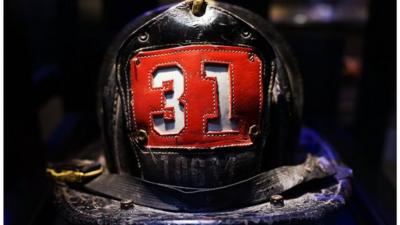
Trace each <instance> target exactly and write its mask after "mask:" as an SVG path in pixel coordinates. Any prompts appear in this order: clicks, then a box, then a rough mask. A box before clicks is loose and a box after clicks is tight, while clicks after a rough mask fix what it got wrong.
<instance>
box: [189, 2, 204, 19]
mask: <svg viewBox="0 0 400 225" xmlns="http://www.w3.org/2000/svg"><path fill="white" fill-rule="evenodd" d="M206 6H207V3H206V2H205V0H193V5H192V13H193V15H195V16H202V15H204V13H205V12H206Z"/></svg>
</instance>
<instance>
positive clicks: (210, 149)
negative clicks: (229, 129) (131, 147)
mask: <svg viewBox="0 0 400 225" xmlns="http://www.w3.org/2000/svg"><path fill="white" fill-rule="evenodd" d="M252 145H253V143H251V142H250V143H241V144H238V143H236V144H227V145H216V146H212V147H204V149H205V151H207V150H209V151H212V150H215V149H217V148H226V147H239V146H252ZM147 147H148V148H153V149H195V150H196V149H199V147H185V146H179V147H177V146H152V145H149V146H147ZM152 153H167V154H168V153H174V152H168V151H166V152H164V151H163V152H154V151H152Z"/></svg>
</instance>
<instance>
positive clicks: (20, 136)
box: [4, 0, 396, 225]
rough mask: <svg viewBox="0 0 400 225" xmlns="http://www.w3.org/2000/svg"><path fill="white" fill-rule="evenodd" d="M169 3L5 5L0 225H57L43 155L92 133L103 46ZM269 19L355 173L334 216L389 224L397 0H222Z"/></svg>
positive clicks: (314, 113)
mask: <svg viewBox="0 0 400 225" xmlns="http://www.w3.org/2000/svg"><path fill="white" fill-rule="evenodd" d="M172 2H176V1H167V0H164V1H161V0H160V1H156V0H147V1H134V0H114V1H106V0H35V1H29V0H6V1H5V8H4V9H5V10H4V11H5V30H4V34H5V39H4V41H5V44H4V46H5V52H4V55H5V62H4V65H5V71H4V74H5V78H4V79H5V91H4V93H5V107H4V109H5V118H4V121H5V146H4V149H5V166H4V167H5V193H4V194H5V212H4V215H5V224H6V225H17V224H34V225H36V224H65V223H64V222H63V221H61V220H60V219H59V218H56V217H55V216H54V215H55V212H54V209H53V208H52V206H51V187H50V186H49V184H48V181H47V178H46V177H45V173H44V171H45V167H46V162H47V161H49V160H57V159H62V158H65V157H68V156H70V155H73V154H74V153H75V152H76V150H77V149H79V148H80V147H83V146H86V145H88V144H91V143H96V140H97V139H98V138H99V135H100V134H99V128H98V124H97V120H96V112H95V106H96V84H97V78H98V73H99V69H100V65H101V62H102V59H103V56H104V53H105V51H106V49H107V47H108V45H109V44H110V43H111V41H112V39H113V37H114V36H115V35H116V34H117V33H118V31H119V30H120V29H121V28H122V27H123V26H124V25H125V24H127V23H128V22H129V21H130V20H132V19H133V18H134V17H136V16H138V15H140V14H141V13H144V12H146V11H147V10H150V9H153V8H155V7H158V6H159V5H161V4H167V3H172ZM226 2H230V3H233V4H237V5H241V6H243V7H245V8H248V9H250V10H252V11H254V12H256V13H258V14H260V15H262V16H264V17H265V18H268V19H269V20H270V21H271V22H272V23H273V24H274V25H275V27H276V28H277V30H278V31H279V32H280V33H281V34H282V35H283V37H284V38H285V39H286V40H287V42H288V43H289V46H290V47H291V49H292V51H293V53H294V55H295V57H296V58H297V61H298V66H299V68H300V71H301V73H302V75H303V82H304V88H305V93H304V94H305V105H304V123H305V125H306V126H308V127H311V128H314V129H316V130H317V131H319V132H320V133H322V134H323V136H325V137H326V138H328V140H329V141H330V143H331V144H332V145H333V146H334V147H335V148H336V149H337V150H338V151H339V152H340V153H341V155H342V156H343V160H344V161H345V162H346V163H347V164H348V165H349V166H350V167H352V168H353V169H354V174H355V178H354V197H353V199H352V202H351V204H350V205H349V207H348V208H347V209H346V210H347V211H346V212H345V213H344V214H343V215H341V216H342V220H341V221H342V222H343V223H342V224H394V223H395V218H396V214H395V209H396V203H395V196H396V172H395V170H396V162H395V158H396V157H395V155H396V139H395V136H396V135H395V133H396V104H395V100H396V95H395V93H396V84H395V81H396V62H395V59H396V39H395V38H396V33H395V32H396V27H395V25H396V22H395V21H396V20H395V19H396V7H395V4H396V1H381V0H370V1H367V0H301V1H295V0H284V1H281V0H270V1H265V0H263V1H244V0H229V1H226Z"/></svg>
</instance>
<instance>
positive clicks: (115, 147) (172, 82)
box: [48, 0, 351, 224]
mask: <svg viewBox="0 0 400 225" xmlns="http://www.w3.org/2000/svg"><path fill="white" fill-rule="evenodd" d="M99 86H100V88H99V104H98V111H99V118H100V124H101V127H102V131H103V139H104V142H105V144H104V147H103V149H101V151H99V153H98V154H97V155H96V154H93V152H91V153H90V154H89V155H91V158H90V159H89V160H88V157H86V158H85V157H81V159H77V160H74V161H72V162H69V163H64V164H59V165H54V166H53V167H52V168H49V169H48V172H49V173H50V174H52V175H53V176H54V177H56V178H57V180H58V181H61V182H64V183H67V184H68V185H66V186H63V185H62V186H59V187H57V188H56V194H57V195H56V196H57V199H58V200H57V202H58V203H59V204H58V205H59V206H60V208H61V209H62V210H63V211H64V212H67V214H68V215H70V216H68V219H69V221H70V222H73V223H78V224H79V223H82V224H84V223H87V222H88V221H91V223H90V224H93V223H94V224H120V223H121V221H124V222H123V223H122V224H136V223H157V224H158V223H186V222H187V223H192V222H196V221H197V222H199V223H203V222H211V223H212V221H214V222H216V221H220V222H221V221H222V223H233V222H232V221H233V219H235V218H236V219H239V221H241V222H246V221H247V222H254V221H258V222H261V223H262V222H268V221H269V222H274V221H281V222H282V221H290V220H292V219H299V220H303V219H304V220H308V219H310V218H319V217H322V216H323V215H325V214H326V212H330V211H332V210H333V209H336V208H338V207H339V206H342V205H343V204H344V202H345V199H346V196H347V195H348V190H349V177H350V176H351V170H350V169H349V168H347V167H345V166H343V165H342V164H341V163H340V161H339V159H338V157H337V156H336V154H335V153H334V152H333V150H332V149H331V148H330V146H329V145H327V144H326V142H324V141H323V140H322V139H321V138H320V137H319V136H318V135H317V134H316V133H315V132H314V131H312V130H310V129H306V128H303V129H301V114H302V103H303V99H302V97H303V96H302V84H301V78H300V74H299V71H298V69H297V68H296V63H295V61H294V59H293V57H292V55H291V54H290V52H289V50H288V47H287V46H286V44H285V42H284V41H283V39H282V37H281V36H280V35H278V34H277V32H276V31H275V30H274V29H273V28H272V27H271V25H270V24H269V23H268V22H267V21H265V20H264V19H263V18H261V17H260V16H257V15H256V14H254V13H253V12H250V11H248V10H245V9H243V8H241V7H238V6H234V5H230V4H226V3H222V2H214V1H202V0H194V1H191V0H190V1H184V2H181V3H179V4H176V5H172V6H165V7H161V8H158V9H156V10H154V11H151V12H149V13H146V14H144V15H143V16H141V17H140V18H137V19H135V20H133V21H132V22H131V23H130V24H128V25H127V27H126V28H125V29H124V30H123V31H122V33H121V34H120V35H119V36H118V37H117V38H116V40H115V41H114V43H113V44H112V46H111V48H110V50H109V51H108V53H107V55H106V59H105V62H104V65H103V67H102V72H101V77H100V81H99ZM93 155H96V157H93ZM103 156H104V157H103ZM71 167H72V168H73V169H71ZM310 182H314V183H315V184H316V185H311V186H313V187H312V188H310V187H309V186H310V184H309V183H310ZM315 187H316V188H315ZM315 189H317V191H316V190H315ZM321 191H323V194H321V193H320V192H321ZM319 195H321V196H319ZM73 199H75V200H76V199H80V200H79V201H74V200H73ZM327 202H329V204H326V203H327Z"/></svg>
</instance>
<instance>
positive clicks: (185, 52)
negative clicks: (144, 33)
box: [137, 48, 250, 58]
mask: <svg viewBox="0 0 400 225" xmlns="http://www.w3.org/2000/svg"><path fill="white" fill-rule="evenodd" d="M198 51H201V52H228V53H240V54H248V53H249V52H250V50H249V51H240V50H225V49H202V48H194V49H190V50H176V51H174V52H168V53H162V54H154V55H144V56H137V57H138V58H152V57H158V56H169V55H174V54H178V53H184V54H187V53H191V52H198ZM138 55H140V53H139V54H138Z"/></svg>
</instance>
